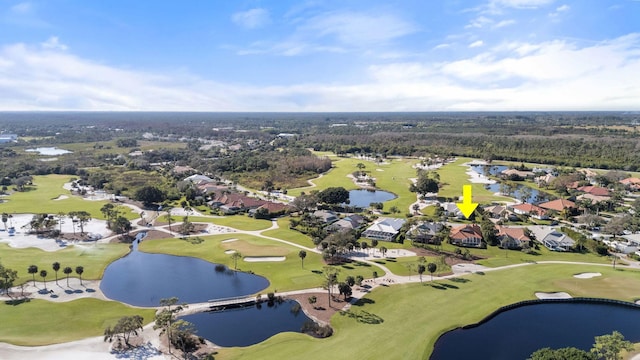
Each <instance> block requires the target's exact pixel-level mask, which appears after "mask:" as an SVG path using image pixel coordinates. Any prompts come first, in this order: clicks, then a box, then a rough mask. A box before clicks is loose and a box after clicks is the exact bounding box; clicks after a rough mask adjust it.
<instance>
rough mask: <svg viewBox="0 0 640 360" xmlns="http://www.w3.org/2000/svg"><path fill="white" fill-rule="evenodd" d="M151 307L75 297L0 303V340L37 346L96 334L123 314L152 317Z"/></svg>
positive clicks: (149, 320)
mask: <svg viewBox="0 0 640 360" xmlns="http://www.w3.org/2000/svg"><path fill="white" fill-rule="evenodd" d="M154 312H155V311H154V310H153V309H136V308H132V307H129V306H126V305H123V304H121V303H118V302H115V301H102V300H97V299H79V300H75V301H70V302H64V303H53V302H50V301H45V300H31V301H29V302H25V303H21V304H19V305H7V304H5V303H1V304H0V324H2V326H0V341H2V342H8V343H11V344H15V345H23V346H38V345H48V344H57V343H62V342H68V341H74V340H80V339H84V338H87V337H91V336H100V335H102V334H103V333H104V329H105V328H106V327H107V326H113V325H115V323H116V322H117V321H118V319H119V318H121V317H123V316H132V315H141V316H143V317H144V322H145V324H146V323H149V322H151V321H152V320H153V316H154Z"/></svg>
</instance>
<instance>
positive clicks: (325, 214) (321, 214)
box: [313, 210, 338, 224]
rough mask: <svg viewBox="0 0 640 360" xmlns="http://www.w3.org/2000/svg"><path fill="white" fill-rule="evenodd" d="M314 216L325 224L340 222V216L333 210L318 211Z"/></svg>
mask: <svg viewBox="0 0 640 360" xmlns="http://www.w3.org/2000/svg"><path fill="white" fill-rule="evenodd" d="M313 216H315V217H317V218H318V219H320V221H322V222H323V223H325V224H331V223H332V222H335V221H338V215H337V214H336V213H334V212H333V211H331V210H316V211H314V212H313Z"/></svg>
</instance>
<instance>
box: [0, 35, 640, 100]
mask: <svg viewBox="0 0 640 360" xmlns="http://www.w3.org/2000/svg"><path fill="white" fill-rule="evenodd" d="M483 49H485V50H483V52H482V53H481V54H479V55H477V56H474V57H470V58H459V59H456V60H453V61H442V62H435V61H414V62H397V63H387V62H385V63H384V64H378V65H371V66H369V67H368V68H367V70H368V74H369V78H368V80H365V81H358V82H352V83H346V82H343V83H340V82H335V80H333V82H327V83H322V82H313V83H309V82H302V83H292V84H289V85H282V86H251V85H239V84H232V83H220V82H216V81H212V80H207V79H203V78H201V77H198V76H194V75H193V74H189V73H185V72H184V71H182V72H181V71H175V72H166V71H163V72H162V73H154V72H149V71H141V70H136V69H124V68H119V67H115V66H110V65H107V64H101V63H98V62H95V61H91V60H87V59H83V58H80V57H78V56H76V55H74V54H72V53H71V52H70V51H61V50H59V49H55V48H51V49H43V48H42V47H41V46H29V45H25V44H14V45H9V46H4V47H2V48H0V110H156V111H171V110H174V111H177V110H183V111H401V110H405V111H429V110H434V111H435V110H640V103H639V102H638V99H640V83H638V82H637V81H636V79H637V76H636V74H639V73H640V34H629V35H627V36H623V37H619V38H616V39H611V40H608V41H602V42H599V43H593V44H590V45H588V46H580V45H578V44H576V43H572V42H569V41H566V40H565V41H548V42H539V43H528V42H520V43H506V44H502V45H501V46H496V47H493V48H488V47H487V48H483Z"/></svg>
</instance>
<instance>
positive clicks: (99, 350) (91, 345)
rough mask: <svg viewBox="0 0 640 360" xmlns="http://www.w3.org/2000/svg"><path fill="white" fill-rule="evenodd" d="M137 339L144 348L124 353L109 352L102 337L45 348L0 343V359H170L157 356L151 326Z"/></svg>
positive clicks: (157, 346) (157, 343) (158, 346)
mask: <svg viewBox="0 0 640 360" xmlns="http://www.w3.org/2000/svg"><path fill="white" fill-rule="evenodd" d="M139 338H140V341H141V343H142V344H145V346H141V347H139V348H135V349H131V350H128V351H112V349H111V345H112V344H111V343H109V342H105V341H103V340H104V338H103V337H102V336H98V337H92V338H87V339H82V340H77V341H72V342H67V343H62V344H54V345H46V346H16V345H11V344H7V343H0V357H1V358H2V359H3V360H24V359H43V360H60V359H91V360H113V359H148V360H160V359H171V358H172V357H168V356H165V355H163V354H161V353H160V351H159V350H158V349H159V348H160V340H159V336H158V332H157V331H156V330H153V327H152V326H151V325H147V326H145V328H144V331H143V332H142V333H141V334H140V335H139Z"/></svg>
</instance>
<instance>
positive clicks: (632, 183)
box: [620, 177, 640, 191]
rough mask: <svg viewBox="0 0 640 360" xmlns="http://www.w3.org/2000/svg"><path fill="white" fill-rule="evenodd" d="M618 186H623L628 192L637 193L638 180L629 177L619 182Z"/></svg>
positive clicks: (639, 185)
mask: <svg viewBox="0 0 640 360" xmlns="http://www.w3.org/2000/svg"><path fill="white" fill-rule="evenodd" d="M620 184H622V185H624V187H625V188H627V189H629V190H630V191H638V190H640V179H638V178H635V177H631V178H626V179H622V180H620Z"/></svg>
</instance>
